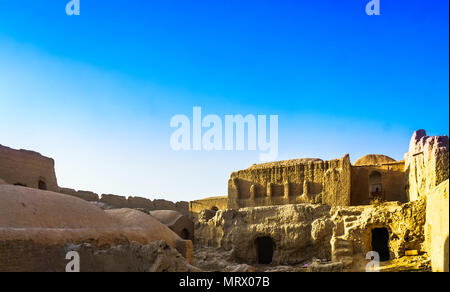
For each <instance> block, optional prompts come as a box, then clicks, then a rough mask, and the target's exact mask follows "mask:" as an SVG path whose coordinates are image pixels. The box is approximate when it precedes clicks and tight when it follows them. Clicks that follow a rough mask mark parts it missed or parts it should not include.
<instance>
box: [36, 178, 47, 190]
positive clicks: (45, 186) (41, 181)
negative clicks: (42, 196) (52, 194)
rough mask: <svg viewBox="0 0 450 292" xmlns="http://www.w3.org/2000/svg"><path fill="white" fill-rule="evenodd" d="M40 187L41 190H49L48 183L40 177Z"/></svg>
mask: <svg viewBox="0 0 450 292" xmlns="http://www.w3.org/2000/svg"><path fill="white" fill-rule="evenodd" d="M38 188H39V189H40V190H44V191H46V190H47V184H46V183H45V181H44V180H43V179H40V180H39V182H38Z"/></svg>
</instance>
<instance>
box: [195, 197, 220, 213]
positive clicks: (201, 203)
mask: <svg viewBox="0 0 450 292" xmlns="http://www.w3.org/2000/svg"><path fill="white" fill-rule="evenodd" d="M215 208H217V210H226V209H227V208H228V197H227V196H221V197H211V198H206V199H202V200H195V201H191V202H189V212H190V213H191V214H192V213H196V214H198V213H200V211H202V210H213V209H215Z"/></svg>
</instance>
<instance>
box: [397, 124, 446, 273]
mask: <svg viewBox="0 0 450 292" xmlns="http://www.w3.org/2000/svg"><path fill="white" fill-rule="evenodd" d="M448 150H449V140H448V136H427V135H426V132H425V130H418V131H416V132H414V135H413V136H412V138H411V142H410V146H409V151H408V152H407V153H406V154H405V168H406V183H407V196H408V199H409V200H411V201H416V200H424V201H426V222H425V242H424V245H425V249H426V251H427V252H428V255H429V256H430V258H431V266H432V269H433V271H447V272H448V271H449V257H448V256H449V242H448V236H449V198H448V193H449V183H448V179H449V152H448Z"/></svg>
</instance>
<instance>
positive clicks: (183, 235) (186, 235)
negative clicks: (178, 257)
mask: <svg viewBox="0 0 450 292" xmlns="http://www.w3.org/2000/svg"><path fill="white" fill-rule="evenodd" d="M180 236H181V238H182V239H185V240H189V239H190V233H189V231H188V230H187V229H186V228H184V229H183V230H181V234H180Z"/></svg>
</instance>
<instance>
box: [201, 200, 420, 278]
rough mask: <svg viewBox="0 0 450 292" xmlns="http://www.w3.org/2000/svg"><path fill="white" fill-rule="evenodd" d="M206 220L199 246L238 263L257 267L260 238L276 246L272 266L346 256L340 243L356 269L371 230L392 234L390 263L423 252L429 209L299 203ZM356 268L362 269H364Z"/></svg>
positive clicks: (394, 204)
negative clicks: (227, 254)
mask: <svg viewBox="0 0 450 292" xmlns="http://www.w3.org/2000/svg"><path fill="white" fill-rule="evenodd" d="M202 218H204V217H203V216H199V222H198V223H197V224H196V226H195V227H196V229H195V238H194V240H195V245H196V247H211V248H220V249H223V250H225V251H230V253H231V257H232V258H233V260H235V261H237V262H243V263H248V264H252V263H256V262H257V251H256V243H255V241H256V239H257V238H260V237H270V238H271V239H272V240H273V242H274V246H275V248H274V253H273V259H272V263H273V264H299V263H302V262H304V261H309V260H311V259H312V258H320V259H327V260H332V259H333V260H334V259H336V258H335V257H334V256H333V252H341V251H342V250H336V249H334V248H333V247H334V246H333V245H334V244H335V243H336V242H337V241H339V243H341V244H342V243H345V246H347V247H348V250H347V251H346V252H348V256H349V257H350V260H351V261H350V262H349V263H346V267H352V265H357V264H358V262H355V263H354V262H353V258H354V257H358V258H363V259H364V258H365V255H366V253H367V252H369V251H371V250H372V246H371V231H372V229H373V228H382V227H383V228H386V229H387V230H388V231H389V249H390V253H391V255H392V258H394V257H402V256H404V255H405V250H410V249H417V250H419V251H422V250H423V248H422V244H423V241H424V224H425V204H424V201H423V200H421V201H416V202H410V203H407V204H401V203H399V202H388V203H384V204H380V205H369V206H355V207H330V206H327V205H310V204H297V205H284V206H266V207H256V208H242V209H239V210H223V211H218V212H217V213H216V215H215V216H214V217H212V218H207V219H206V220H203V219H202ZM339 260H341V259H339ZM365 263H367V262H365ZM347 264H349V265H347ZM353 268H355V267H354V266H353ZM356 268H357V270H358V269H361V270H364V268H365V266H361V267H358V266H357V267H356Z"/></svg>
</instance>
